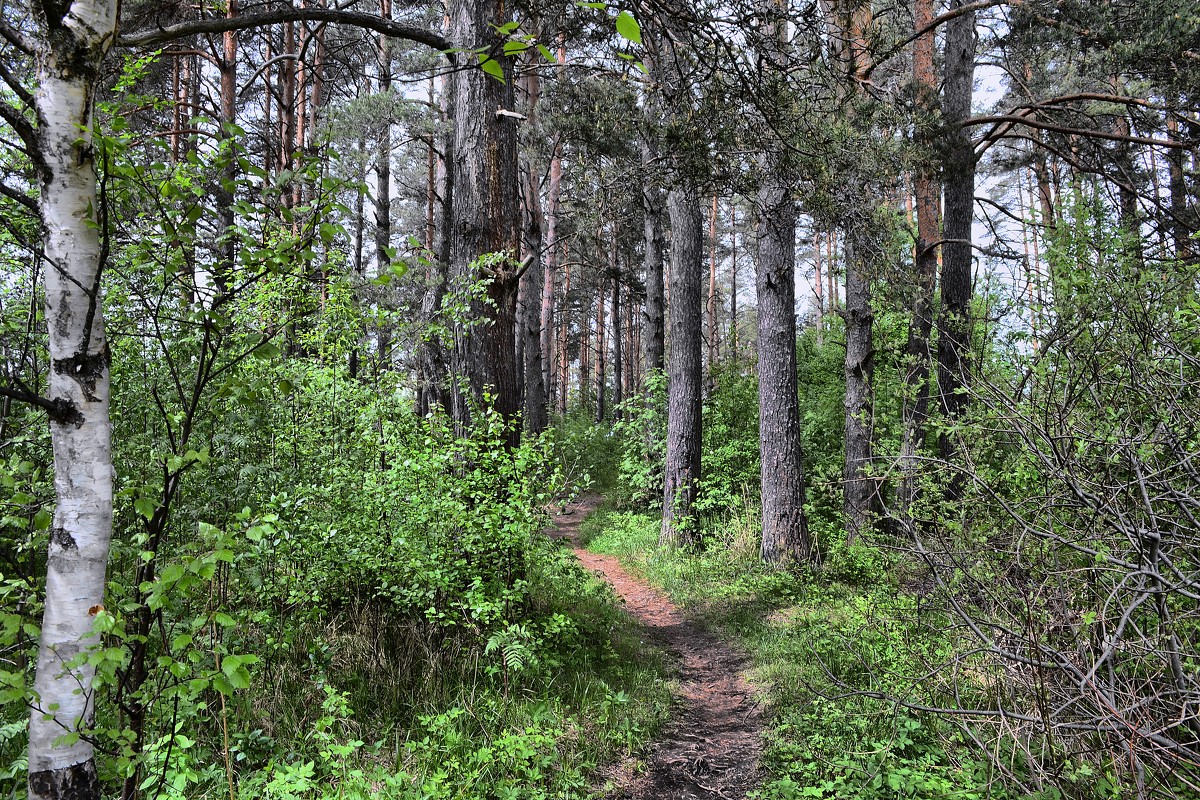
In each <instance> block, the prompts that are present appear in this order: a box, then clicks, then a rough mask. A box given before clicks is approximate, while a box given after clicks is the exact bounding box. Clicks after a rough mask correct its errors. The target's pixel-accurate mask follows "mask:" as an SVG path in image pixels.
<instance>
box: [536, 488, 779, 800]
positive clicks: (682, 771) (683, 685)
mask: <svg viewBox="0 0 1200 800" xmlns="http://www.w3.org/2000/svg"><path fill="white" fill-rule="evenodd" d="M599 503H600V498H598V497H594V496H587V497H583V498H580V500H579V501H578V502H577V503H575V504H574V505H572V506H570V507H569V508H568V509H567V512H566V513H565V514H561V515H556V516H555V517H554V524H555V528H556V529H551V531H550V535H551V536H552V537H554V538H560V539H564V540H566V542H567V543H568V544H569V545H570V546H571V548H572V550H574V552H575V555H576V556H577V557H578V558H579V560H580V562H582V563H583V565H584V566H585V567H586V568H587V569H589V570H590V571H592V572H593V573H595V574H596V575H598V576H599V577H601V578H602V579H603V580H605V581H607V582H608V583H609V584H611V585H612V587H613V589H615V590H616V592H617V594H618V595H619V596H620V597H621V598H622V599H623V600H624V601H625V608H626V609H627V610H628V611H629V613H630V614H632V615H633V616H634V617H635V618H636V619H637V620H638V621H639V622H641V623H642V625H644V626H645V628H646V631H647V635H648V638H651V639H652V640H653V641H655V642H656V643H657V644H658V645H660V646H662V647H663V648H665V649H666V650H667V652H669V653H670V654H671V655H672V656H673V657H674V658H675V659H676V661H677V663H678V664H679V675H678V680H679V684H680V686H679V691H678V693H677V695H676V705H675V707H674V708H673V709H672V712H671V717H670V719H669V720H668V721H667V724H666V726H665V728H664V730H663V731H662V733H661V735H660V736H659V738H658V739H657V740H656V741H655V742H653V743H652V744H651V745H650V748H649V751H648V752H647V753H646V755H645V770H644V771H641V770H639V771H636V773H635V772H634V771H633V770H629V769H626V770H625V774H623V775H613V776H611V777H612V778H613V779H614V781H615V782H617V783H618V784H619V785H620V786H621V792H620V794H619V795H618V796H619V797H622V798H626V799H627V800H699V799H700V798H703V799H704V800H708V799H709V798H723V799H724V800H742V799H743V798H745V796H746V792H748V791H749V790H751V789H753V788H756V787H757V786H758V782H759V777H760V776H759V772H758V763H759V757H760V755H761V754H762V737H761V734H762V717H761V714H760V711H759V707H758V705H757V703H756V702H755V700H754V696H753V693H752V691H751V689H750V687H749V685H748V684H747V683H746V681H745V679H744V678H743V675H742V673H743V670H744V669H745V666H746V664H745V657H744V656H742V655H741V654H739V653H737V652H735V651H734V650H732V649H731V648H730V647H729V646H728V645H726V644H725V643H724V642H722V641H721V640H720V639H717V638H716V637H715V636H713V635H712V634H709V633H707V632H705V631H704V630H703V629H702V628H700V626H699V625H697V624H695V623H693V622H691V621H689V620H688V619H687V618H686V617H685V616H684V615H683V614H681V613H680V612H679V610H678V609H677V608H676V607H675V606H674V605H673V604H672V603H671V601H670V600H668V599H667V598H666V596H665V595H663V594H661V593H660V592H658V591H656V590H655V589H654V588H652V587H651V586H650V585H649V584H647V583H646V582H645V581H643V580H641V579H640V578H636V577H634V576H632V575H630V574H629V573H628V572H626V571H625V570H624V569H622V567H621V565H620V563H619V562H618V561H617V559H616V558H614V557H612V556H605V555H598V554H596V553H589V552H588V551H587V550H584V549H583V548H582V547H581V546H580V544H579V526H580V523H582V522H583V519H584V517H586V516H587V515H588V514H589V513H590V512H591V511H593V510H595V508H596V507H597V506H598V505H599Z"/></svg>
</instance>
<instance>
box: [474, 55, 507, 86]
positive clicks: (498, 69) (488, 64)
mask: <svg viewBox="0 0 1200 800" xmlns="http://www.w3.org/2000/svg"><path fill="white" fill-rule="evenodd" d="M479 66H480V67H482V68H483V71H484V72H486V73H487V74H488V75H491V76H492V77H493V78H495V79H496V80H498V81H500V82H501V83H504V67H502V66H500V62H499V61H497V60H496V59H494V58H488V59H486V60H484V61H481V62H479Z"/></svg>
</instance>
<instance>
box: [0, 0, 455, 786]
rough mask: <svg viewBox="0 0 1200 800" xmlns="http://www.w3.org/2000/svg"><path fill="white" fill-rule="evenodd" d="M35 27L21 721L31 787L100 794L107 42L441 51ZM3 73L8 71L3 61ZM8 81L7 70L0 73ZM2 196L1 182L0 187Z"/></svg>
mask: <svg viewBox="0 0 1200 800" xmlns="http://www.w3.org/2000/svg"><path fill="white" fill-rule="evenodd" d="M31 10H32V14H31V16H32V19H33V29H32V34H31V35H30V34H26V33H24V32H23V31H21V30H19V29H17V28H14V27H12V26H10V25H8V24H7V23H5V24H3V26H2V28H0V34H2V35H3V38H4V39H5V40H6V41H7V42H8V43H10V44H11V45H13V46H14V47H15V48H16V49H18V50H20V51H21V52H23V53H24V54H26V55H29V56H31V57H32V58H33V59H34V60H35V61H36V64H37V85H36V88H35V89H34V90H33V92H32V93H25V92H23V91H22V92H21V93H20V94H19V99H20V100H22V101H24V102H25V103H26V104H27V105H30V106H32V110H33V112H34V116H35V119H36V123H31V122H29V121H28V119H27V117H26V116H25V115H24V114H22V113H21V112H19V111H16V110H14V109H13V107H12V106H9V105H3V107H2V111H3V114H2V116H3V118H4V121H5V122H6V123H7V124H8V125H9V126H10V127H11V128H12V129H13V130H14V131H15V132H16V133H17V135H18V136H19V138H20V139H21V143H22V145H23V149H24V150H25V151H26V153H27V154H28V156H29V158H30V160H31V161H32V162H33V164H34V165H35V167H36V174H37V188H38V193H39V197H38V201H37V202H36V204H33V205H36V210H37V212H38V213H39V215H40V217H41V221H42V248H43V256H44V260H45V267H44V274H45V315H46V325H47V328H48V332H49V339H48V346H49V353H50V360H51V368H50V376H49V383H48V391H47V395H48V396H47V397H36V396H30V395H28V394H26V393H20V392H13V391H11V390H6V391H5V393H6V394H8V395H10V396H12V395H20V397H19V399H22V400H27V401H29V402H32V403H34V404H36V405H38V406H39V407H41V408H43V409H44V410H46V412H47V414H48V416H49V419H50V429H51V441H52V446H53V453H54V473H55V478H54V489H55V496H56V506H55V513H54V520H53V523H52V527H51V532H50V542H49V557H48V560H47V577H46V592H45V594H46V597H45V607H44V612H43V614H44V615H43V620H42V627H41V631H42V634H41V640H40V644H39V649H38V659H37V668H36V673H35V678H34V685H33V691H34V696H33V699H32V703H31V706H32V708H31V713H30V722H29V796H30V797H31V798H34V799H35V800H37V799H40V798H68V797H69V798H72V799H73V800H76V799H78V800H88V799H89V798H99V796H100V786H99V782H98V779H97V772H96V765H95V754H94V748H93V745H92V743H91V742H90V740H89V739H88V737H87V736H86V733H87V731H88V729H89V727H90V726H91V723H92V719H93V715H94V710H95V704H94V691H95V689H94V686H93V681H94V678H95V668H94V666H92V665H91V664H89V660H88V651H89V649H90V648H92V647H93V646H94V645H95V644H96V643H97V641H98V638H97V633H96V630H95V623H96V620H97V618H98V617H100V616H101V615H102V614H103V613H104V587H105V570H106V565H107V562H108V554H109V544H110V541H111V538H112V520H113V462H112V445H111V429H112V425H111V421H110V417H109V399H110V388H111V386H110V384H111V381H110V374H109V361H110V355H109V349H108V343H107V339H106V334H105V326H104V310H103V274H104V267H105V263H104V260H105V255H106V232H107V225H108V219H107V217H106V214H105V203H104V198H103V196H102V195H101V194H100V193H98V191H97V176H96V168H95V148H96V142H95V134H94V126H93V116H94V110H95V98H96V95H97V91H98V89H99V85H98V83H99V79H100V77H101V66H102V64H103V62H104V59H105V57H106V55H107V54H108V53H109V51H110V50H111V49H112V48H113V47H114V45H117V44H128V45H134V46H154V45H157V44H162V43H165V42H168V41H172V40H174V39H177V38H183V37H186V36H190V35H194V34H197V33H222V32H225V31H233V30H242V29H247V28H252V27H255V26H258V25H263V24H270V23H276V22H283V21H288V20H298V19H314V20H323V21H328V22H341V23H348V24H359V25H362V26H363V27H368V28H372V29H375V30H377V31H379V32H381V33H386V34H388V35H393V36H399V37H402V38H406V39H411V40H413V41H418V42H422V43H424V44H427V45H431V46H434V47H436V48H438V49H440V50H446V49H448V47H447V45H446V43H445V42H444V41H443V40H442V39H441V37H439V36H437V35H436V34H432V33H430V32H429V31H425V30H423V29H421V28H415V27H409V26H405V25H399V24H395V23H391V22H390V21H387V20H381V19H379V18H378V17H372V16H370V15H367V14H359V13H356V12H345V11H338V10H334V9H319V8H314V9H282V10H277V11H271V12H264V13H262V14H259V15H242V16H236V17H233V16H224V15H222V16H220V17H214V18H208V19H199V20H191V21H187V22H183V23H179V24H177V25H173V26H168V27H158V28H154V29H151V30H148V31H144V32H141V33H136V32H135V33H134V34H132V35H129V36H126V37H125V38H124V39H121V40H119V39H118V4H117V2H116V0H76V1H75V2H73V3H70V4H59V3H51V2H35V3H33V8H32V9H31ZM5 75H7V70H6V71H5ZM6 82H8V81H7V78H6ZM6 193H7V192H6Z"/></svg>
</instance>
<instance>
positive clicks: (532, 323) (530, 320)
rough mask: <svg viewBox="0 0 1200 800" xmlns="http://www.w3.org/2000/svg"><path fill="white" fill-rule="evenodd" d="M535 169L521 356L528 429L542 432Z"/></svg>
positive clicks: (528, 196) (528, 212) (529, 191)
mask: <svg viewBox="0 0 1200 800" xmlns="http://www.w3.org/2000/svg"><path fill="white" fill-rule="evenodd" d="M537 183H538V181H537V176H536V175H534V173H533V172H532V170H530V171H529V172H527V173H526V181H525V184H526V185H525V218H526V225H525V252H526V258H530V259H532V260H531V261H530V262H529V266H528V267H527V268H526V270H525V273H524V274H523V275H522V276H521V281H520V295H521V297H520V300H521V302H520V303H519V305H520V307H521V322H520V324H521V338H522V346H521V357H522V360H523V362H524V364H523V366H524V371H525V376H524V378H525V379H524V384H525V398H524V411H525V430H527V431H529V433H531V434H533V435H535V436H536V435H538V434H540V433H541V432H542V431H544V430H546V425H547V414H546V408H547V406H546V384H545V382H544V374H543V371H542V366H543V353H542V297H543V290H544V288H545V267H544V266H543V263H542V256H541V253H542V220H543V217H542V198H541V194H540V192H539V191H538V185H537Z"/></svg>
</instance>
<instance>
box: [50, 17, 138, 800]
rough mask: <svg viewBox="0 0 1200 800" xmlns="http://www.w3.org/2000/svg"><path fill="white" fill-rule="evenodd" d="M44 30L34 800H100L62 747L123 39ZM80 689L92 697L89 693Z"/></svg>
mask: <svg viewBox="0 0 1200 800" xmlns="http://www.w3.org/2000/svg"><path fill="white" fill-rule="evenodd" d="M41 7H42V8H45V9H58V10H59V11H60V12H61V13H62V14H63V16H62V17H59V18H50V19H41V20H39V23H40V24H41V25H43V26H45V36H44V37H43V40H42V42H43V44H42V47H43V49H42V50H41V52H39V53H38V85H37V90H36V104H37V114H38V129H37V134H36V135H37V141H36V144H37V158H38V159H39V160H40V162H41V163H39V164H38V166H39V175H38V179H39V184H40V190H41V211H42V217H43V222H44V227H43V232H44V233H43V235H44V239H43V244H44V248H45V259H46V264H47V266H46V269H45V276H46V277H45V291H46V323H47V327H48V329H49V348H50V359H51V369H50V381H49V397H50V400H51V403H52V405H53V409H52V410H51V412H50V418H51V419H50V437H51V442H52V445H53V450H54V490H55V495H56V505H55V510H54V522H53V527H51V529H50V544H49V558H48V559H47V575H46V602H45V609H44V612H43V617H42V634H41V642H40V644H39V648H38V660H37V672H36V674H35V676H34V685H33V688H34V695H35V697H36V698H37V700H36V701H35V704H34V706H33V709H32V712H31V713H30V717H29V797H30V798H31V799H32V800H43V798H46V799H49V798H54V799H55V800H58V798H66V797H70V798H72V799H73V800H74V799H75V798H78V800H93V798H95V799H96V800H98V798H99V797H100V786H99V782H98V780H97V775H96V764H95V758H94V753H93V748H92V744H91V742H90V741H88V740H87V739H85V738H78V739H77V740H76V741H73V742H70V743H66V742H64V743H62V744H58V745H56V744H55V740H57V739H60V738H61V737H63V735H64V734H69V733H73V732H78V731H81V730H83V729H85V728H88V727H90V726H91V723H92V717H93V714H94V710H95V706H94V696H93V690H92V689H91V688H90V687H91V682H92V678H93V676H94V674H95V670H94V668H93V667H91V666H89V665H87V664H86V662H85V663H84V664H83V665H81V666H71V667H68V666H67V665H68V664H70V663H72V662H73V661H74V660H75V658H76V656H77V655H79V654H80V653H81V652H83V651H84V650H86V649H87V648H88V647H91V646H92V645H94V644H96V643H97V637H96V636H95V635H94V634H93V633H92V626H93V622H94V621H95V619H96V615H97V614H98V613H100V611H101V610H102V609H103V603H104V580H105V566H106V564H107V562H108V548H109V542H110V540H111V537H112V503H113V466H112V446H111V430H112V427H111V423H110V421H109V386H110V375H109V350H108V342H107V341H106V339H105V332H104V315H103V311H102V308H101V292H100V277H101V275H100V273H101V243H100V226H99V224H98V223H99V220H98V218H97V209H98V207H99V205H98V203H97V196H96V173H95V169H94V167H93V161H92V111H93V106H92V102H93V98H94V97H95V90H94V82H95V79H96V76H97V73H98V71H99V69H100V63H101V61H102V60H103V59H104V55H105V53H106V52H107V50H108V47H109V45H110V43H111V42H112V39H113V36H114V35H115V32H116V18H117V4H116V1H115V0H78V1H77V2H75V3H74V4H72V5H71V6H70V7H69V9H68V7H66V6H56V5H52V4H46V5H43V6H41ZM68 10H69V13H67V12H68ZM80 687H84V689H83V690H82V691H81V690H80Z"/></svg>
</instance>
